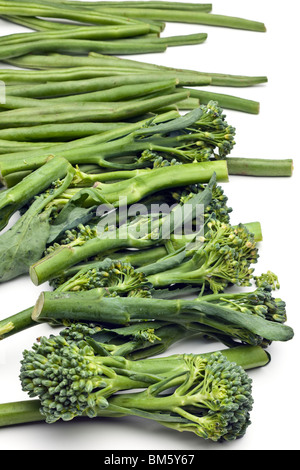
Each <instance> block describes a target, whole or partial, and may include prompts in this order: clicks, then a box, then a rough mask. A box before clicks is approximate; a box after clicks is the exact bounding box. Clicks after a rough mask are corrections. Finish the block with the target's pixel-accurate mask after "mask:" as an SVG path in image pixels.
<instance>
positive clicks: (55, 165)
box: [0, 157, 70, 230]
mask: <svg viewBox="0 0 300 470" xmlns="http://www.w3.org/2000/svg"><path fill="white" fill-rule="evenodd" d="M69 168H70V164H69V162H68V161H67V160H65V159H64V158H61V157H56V158H52V159H50V160H49V161H48V162H47V163H46V164H45V165H43V166H42V167H41V168H39V169H37V170H36V171H34V172H32V173H31V174H30V175H28V176H27V177H26V178H24V180H22V181H21V182H20V183H18V184H17V185H16V186H14V187H13V188H10V189H7V190H5V191H2V192H1V194H0V214H1V215H0V229H1V230H2V229H3V228H4V227H5V226H6V225H7V223H8V221H9V219H10V217H11V216H12V215H13V214H14V213H15V212H16V211H18V210H19V209H20V208H22V207H23V206H24V205H25V204H26V203H27V202H29V201H30V200H31V199H32V198H33V197H34V196H36V195H37V194H40V193H41V192H43V191H45V190H46V189H48V188H49V187H50V186H51V184H52V183H53V182H54V181H56V180H58V179H61V178H63V177H64V176H65V175H66V174H67V171H68V169H69Z"/></svg>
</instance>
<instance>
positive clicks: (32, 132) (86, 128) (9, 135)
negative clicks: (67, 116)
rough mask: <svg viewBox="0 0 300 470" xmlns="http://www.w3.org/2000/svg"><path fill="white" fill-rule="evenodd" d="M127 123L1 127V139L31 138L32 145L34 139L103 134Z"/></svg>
mask: <svg viewBox="0 0 300 470" xmlns="http://www.w3.org/2000/svg"><path fill="white" fill-rule="evenodd" d="M125 125H126V123H125V122H99V123H98V122H80V123H74V124H44V125H37V126H34V127H17V128H13V129H0V139H2V142H1V145H2V144H3V145H4V142H3V140H6V141H7V142H10V141H12V140H14V139H15V141H17V142H19V143H20V142H24V143H26V142H30V139H32V141H33V142H31V143H30V145H31V144H32V143H34V141H42V143H44V142H46V141H47V139H48V140H50V139H51V140H53V141H54V140H55V141H56V140H58V139H59V141H60V142H62V141H63V140H65V141H70V140H74V139H80V138H81V137H88V136H91V135H95V134H101V133H102V132H107V131H110V130H111V129H116V128H120V127H124V126H125ZM37 143H38V142H37ZM50 145H53V142H52V144H51V143H49V144H48V146H50Z"/></svg>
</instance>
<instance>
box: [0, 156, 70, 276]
mask: <svg viewBox="0 0 300 470" xmlns="http://www.w3.org/2000/svg"><path fill="white" fill-rule="evenodd" d="M53 162H54V163H55V162H56V159H55V161H54V159H53ZM57 163H59V161H57ZM46 166H47V165H45V167H46ZM50 166H51V165H50ZM65 168H66V167H65ZM49 169H50V170H51V168H49ZM58 169H59V167H57V168H56V174H57V175H61V173H59V172H58ZM43 170H45V168H43ZM49 175H52V176H54V175H55V172H52V173H49V174H47V176H48V178H49ZM33 176H35V174H34V173H33ZM73 176H74V170H73V168H72V167H70V166H69V169H68V172H67V174H66V176H65V178H64V179H63V180H60V179H58V178H57V180H55V181H54V183H52V186H50V187H49V189H47V190H46V191H45V192H44V193H41V194H39V195H38V196H37V197H36V198H35V200H34V202H33V203H32V204H31V205H30V207H29V209H28V210H26V212H25V213H24V214H23V215H22V216H21V217H20V218H19V219H18V220H17V222H16V223H15V224H14V225H12V227H11V228H10V229H9V230H7V231H6V232H4V233H2V234H1V236H0V256H1V266H0V283H1V282H5V281H8V280H10V279H13V278H16V277H17V276H19V275H21V274H24V273H28V269H29V266H30V265H31V264H32V263H34V262H35V261H37V260H38V259H40V257H41V256H42V254H43V252H44V250H45V246H46V243H47V240H48V238H49V234H50V220H51V213H52V208H49V209H47V205H48V204H49V203H50V202H51V201H52V199H54V198H55V197H58V196H59V194H60V193H62V192H63V191H64V190H65V189H66V187H68V186H69V184H70V183H71V181H72V179H73ZM32 179H34V178H32ZM24 181H25V180H24ZM37 181H38V180H37ZM25 183H26V181H25ZM48 184H49V185H50V183H48ZM20 185H23V182H22V183H20ZM25 186H26V184H25ZM33 188H34V186H33ZM33 188H32V186H31V185H29V188H28V190H29V191H30V190H32V189H33ZM18 189H19V188H18V185H17V186H15V187H14V188H12V190H8V191H9V192H10V191H13V190H16V191H14V192H15V194H16V196H19V195H20V194H21V195H24V192H22V193H21V191H17V190H18ZM40 189H41V188H40ZM22 190H23V188H22ZM29 191H28V193H29V194H28V196H30V192H29ZM35 191H37V188H35ZM3 196H5V193H4V194H3ZM32 196H33V194H31V197H32ZM3 199H5V200H6V201H9V195H8V196H7V198H5V197H4V198H3ZM20 201H22V200H21V199H20ZM25 201H26V199H25V197H24V199H23V202H22V204H24V203H25ZM20 205H21V204H19V206H20ZM19 206H16V205H15V204H14V205H13V206H10V205H7V209H9V210H10V214H11V213H12V211H15V210H17V208H18V207H19ZM7 209H4V214H5V216H6V217H7V213H8V211H7ZM5 220H7V219H5Z"/></svg>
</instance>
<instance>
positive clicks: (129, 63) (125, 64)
mask: <svg viewBox="0 0 300 470" xmlns="http://www.w3.org/2000/svg"><path fill="white" fill-rule="evenodd" d="M8 62H9V63H12V64H13V65H16V66H19V67H23V68H28V67H29V68H38V69H40V68H41V69H49V68H50V69H51V68H54V69H59V68H72V67H74V68H78V67H80V68H82V67H93V68H95V67H101V69H102V68H103V67H117V68H118V69H119V70H120V71H122V70H126V69H129V70H131V71H132V73H139V72H141V71H144V73H146V72H145V71H147V73H150V72H154V73H158V72H163V73H166V72H169V73H172V74H175V77H176V78H178V79H179V83H180V85H184V86H198V85H202V84H203V83H201V82H200V81H201V80H203V78H204V77H206V79H207V78H209V80H210V83H211V85H213V86H229V87H248V86H253V85H257V84H260V83H266V82H267V81H268V79H267V77H265V76H244V75H230V74H222V73H215V72H213V73H209V72H198V71H194V70H185V69H179V68H172V67H165V66H162V65H154V64H149V63H146V62H141V61H136V60H132V59H124V58H120V57H114V56H104V55H101V54H96V53H90V54H89V55H88V57H79V56H77V57H75V56H69V55H63V54H47V55H42V56H35V55H29V56H24V57H20V58H18V59H15V60H14V61H8ZM172 76H173V77H174V75H172ZM168 78H170V77H169V76H168Z"/></svg>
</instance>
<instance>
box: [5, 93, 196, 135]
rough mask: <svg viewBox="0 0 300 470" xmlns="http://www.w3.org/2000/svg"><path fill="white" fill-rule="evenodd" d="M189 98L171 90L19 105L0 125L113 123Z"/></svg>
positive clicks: (7, 112) (9, 112)
mask: <svg viewBox="0 0 300 470" xmlns="http://www.w3.org/2000/svg"><path fill="white" fill-rule="evenodd" d="M187 97H188V92H182V93H170V94H167V95H161V96H157V97H154V98H149V99H145V100H141V101H138V100H131V101H124V102H110V103H104V102H100V103H89V102H87V103H84V102H83V103H78V104H76V103H70V104H68V103H62V104H61V105H56V108H55V111H57V114H55V111H54V109H53V108H47V109H43V108H42V107H35V108H20V109H18V110H12V111H5V112H2V113H0V127H1V128H7V127H19V126H23V127H24V126H29V125H32V126H35V125H40V124H53V123H60V122H61V123H72V122H76V123H78V122H82V121H85V122H95V121H96V122H116V121H121V120H127V119H130V118H133V117H141V116H143V115H144V114H146V113H147V112H155V111H157V110H159V109H160V108H164V107H165V106H168V105H170V104H175V103H178V102H180V101H182V100H184V99H185V98H187Z"/></svg>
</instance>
